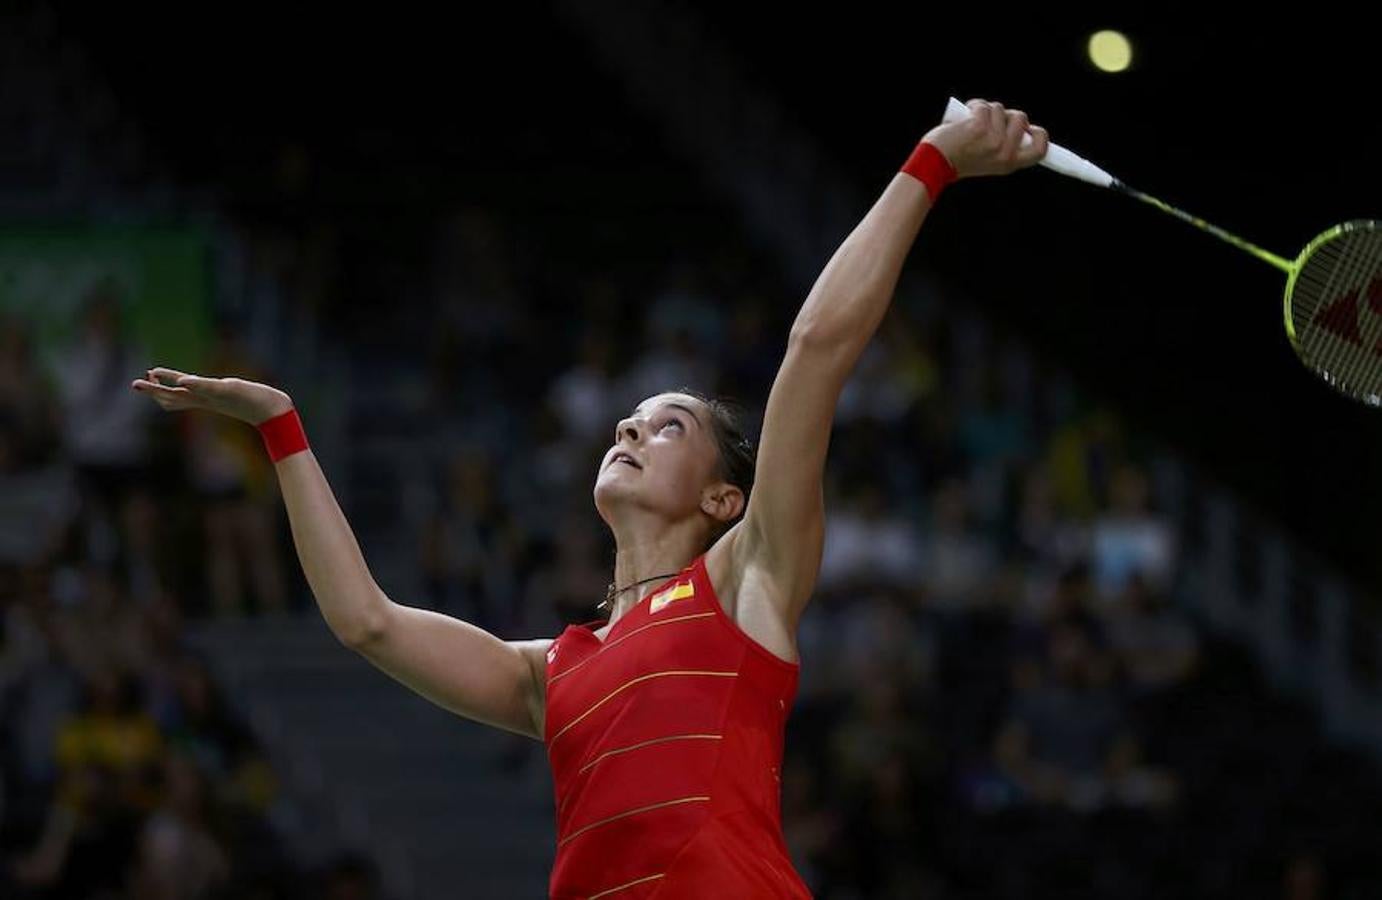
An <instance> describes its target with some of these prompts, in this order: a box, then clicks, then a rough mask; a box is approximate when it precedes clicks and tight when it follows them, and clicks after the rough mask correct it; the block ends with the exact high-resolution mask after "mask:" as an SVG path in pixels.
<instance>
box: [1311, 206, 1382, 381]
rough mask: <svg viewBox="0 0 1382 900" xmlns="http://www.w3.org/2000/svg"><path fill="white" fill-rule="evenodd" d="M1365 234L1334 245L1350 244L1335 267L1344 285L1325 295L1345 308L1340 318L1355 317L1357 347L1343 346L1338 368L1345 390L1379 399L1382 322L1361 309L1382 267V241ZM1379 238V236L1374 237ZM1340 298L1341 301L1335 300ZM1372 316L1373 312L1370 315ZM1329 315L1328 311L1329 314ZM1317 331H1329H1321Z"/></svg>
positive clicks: (1321, 329) (1324, 298)
mask: <svg viewBox="0 0 1382 900" xmlns="http://www.w3.org/2000/svg"><path fill="white" fill-rule="evenodd" d="M1368 236H1369V234H1368V233H1366V232H1364V233H1361V234H1359V235H1357V236H1356V237H1353V238H1351V239H1344V240H1338V241H1334V242H1331V243H1340V244H1347V246H1345V247H1343V248H1342V249H1341V252H1340V254H1339V257H1340V258H1339V259H1338V260H1337V261H1336V262H1335V263H1334V265H1335V267H1336V269H1337V271H1338V272H1339V274H1340V279H1339V280H1340V282H1341V283H1339V284H1338V285H1337V288H1336V290H1335V291H1334V292H1333V293H1325V294H1324V295H1323V298H1322V301H1323V302H1325V303H1329V302H1331V301H1332V302H1333V303H1335V304H1344V306H1343V307H1341V309H1340V315H1347V316H1351V317H1352V322H1353V327H1354V329H1355V331H1356V332H1357V343H1356V344H1351V343H1349V342H1340V344H1341V346H1342V347H1343V348H1344V349H1343V352H1342V354H1341V355H1342V357H1343V358H1342V359H1341V360H1340V361H1339V363H1338V364H1337V365H1336V368H1337V369H1338V376H1339V377H1340V378H1341V379H1343V382H1344V388H1345V390H1347V391H1349V392H1350V393H1354V394H1355V395H1358V394H1360V393H1362V394H1372V395H1376V394H1378V393H1379V391H1380V390H1382V385H1379V374H1382V365H1379V363H1382V356H1379V353H1378V348H1379V332H1382V321H1379V318H1382V317H1379V316H1378V315H1376V314H1371V315H1368V314H1364V312H1363V310H1362V309H1360V304H1361V305H1367V304H1368V302H1369V297H1368V291H1369V288H1370V287H1371V286H1372V281H1373V279H1374V278H1376V277H1377V275H1378V271H1379V267H1380V266H1382V241H1377V240H1368V239H1367V238H1368ZM1372 236H1373V237H1376V235H1372ZM1334 298H1338V299H1334ZM1369 312H1371V311H1369ZM1325 314H1326V315H1327V314H1328V309H1326V310H1325ZM1316 330H1317V331H1321V332H1323V331H1325V330H1326V329H1324V328H1317V329H1316Z"/></svg>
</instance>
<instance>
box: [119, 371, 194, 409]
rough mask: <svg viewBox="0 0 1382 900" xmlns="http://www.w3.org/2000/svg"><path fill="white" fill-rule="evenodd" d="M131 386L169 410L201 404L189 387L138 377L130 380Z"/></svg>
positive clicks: (190, 407)
mask: <svg viewBox="0 0 1382 900" xmlns="http://www.w3.org/2000/svg"><path fill="white" fill-rule="evenodd" d="M130 387H131V388H133V389H134V390H135V391H137V392H138V393H141V394H144V395H146V396H148V397H150V398H152V399H153V400H154V402H155V403H157V404H158V405H159V406H161V407H163V408H164V409H167V410H179V409H193V408H195V407H197V406H199V405H200V404H199V403H197V401H196V398H194V397H193V396H192V392H191V391H189V390H188V389H187V388H183V387H167V386H165V385H161V384H155V383H154V382H152V381H149V380H148V379H145V378H136V379H135V380H134V381H132V382H130Z"/></svg>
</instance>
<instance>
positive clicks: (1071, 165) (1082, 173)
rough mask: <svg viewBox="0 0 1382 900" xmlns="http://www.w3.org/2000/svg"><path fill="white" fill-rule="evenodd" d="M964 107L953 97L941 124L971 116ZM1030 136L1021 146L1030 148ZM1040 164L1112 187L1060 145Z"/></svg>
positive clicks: (1104, 174)
mask: <svg viewBox="0 0 1382 900" xmlns="http://www.w3.org/2000/svg"><path fill="white" fill-rule="evenodd" d="M973 115H974V113H972V112H970V111H969V107H968V106H965V105H964V104H963V103H961V102H960V101H959V100H957V99H955V98H954V97H951V98H950V102H949V103H948V104H947V105H946V107H945V116H944V118H942V119H941V121H942V122H959V121H962V120H964V119H968V118H970V117H971V116H973ZM1031 143H1032V136H1031V135H1030V134H1027V135H1023V136H1022V146H1024V147H1028V146H1031ZM1041 164H1042V165H1043V166H1045V167H1046V168H1048V169H1051V170H1052V171H1054V172H1059V173H1061V174H1062V175H1069V176H1070V177H1071V178H1078V179H1080V180H1081V181H1088V182H1089V183H1090V184H1097V185H1098V186H1099V187H1112V186H1113V182H1114V180H1115V179H1114V177H1113V176H1112V175H1110V174H1109V173H1107V172H1105V171H1104V170H1103V169H1101V168H1099V167H1098V166H1096V165H1094V163H1092V162H1090V161H1089V160H1087V159H1085V158H1084V157H1082V156H1076V155H1075V154H1074V153H1071V152H1070V151H1069V150H1067V149H1065V148H1064V147H1062V146H1061V145H1060V144H1051V145H1049V146H1048V147H1047V149H1046V156H1045V158H1044V159H1042V161H1041Z"/></svg>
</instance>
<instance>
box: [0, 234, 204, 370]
mask: <svg viewBox="0 0 1382 900" xmlns="http://www.w3.org/2000/svg"><path fill="white" fill-rule="evenodd" d="M211 277H212V275H211V240H210V237H209V235H207V234H206V233H205V232H203V231H200V230H197V229H192V228H119V227H90V226H80V225H73V226H50V227H24V228H14V227H0V310H4V311H6V312H8V313H11V314H18V315H19V316H20V317H21V318H23V319H25V320H26V321H28V322H29V323H30V325H31V327H32V328H33V332H34V335H35V337H36V339H37V342H38V349H39V351H40V352H41V353H47V352H50V351H51V350H52V349H53V348H54V347H56V346H60V345H61V344H62V343H65V342H66V340H67V339H68V338H69V337H70V336H71V335H72V334H73V333H74V331H75V329H76V327H77V326H78V325H79V323H80V321H81V314H82V310H83V308H84V307H85V305H86V302H87V299H88V298H89V297H90V296H91V295H92V294H93V292H95V291H97V290H99V289H104V290H106V291H107V292H113V294H114V295H115V296H117V297H118V298H119V300H120V307H121V323H120V324H121V329H122V332H123V334H124V335H125V336H126V337H127V338H131V339H133V340H134V341H136V342H137V343H138V344H139V345H141V346H142V347H143V348H144V349H145V350H146V351H147V352H148V353H149V359H150V363H151V364H155V363H156V364H159V365H168V366H173V367H177V368H193V369H194V368H196V367H197V366H198V365H199V364H200V363H201V362H202V360H203V358H204V353H205V350H206V347H207V344H208V342H209V339H210V327H211V284H212V283H211Z"/></svg>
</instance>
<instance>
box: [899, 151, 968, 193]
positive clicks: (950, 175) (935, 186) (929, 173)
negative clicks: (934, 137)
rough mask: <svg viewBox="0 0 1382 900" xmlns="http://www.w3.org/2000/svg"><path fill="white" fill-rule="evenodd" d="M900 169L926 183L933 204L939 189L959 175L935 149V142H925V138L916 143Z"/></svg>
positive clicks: (942, 189)
mask: <svg viewBox="0 0 1382 900" xmlns="http://www.w3.org/2000/svg"><path fill="white" fill-rule="evenodd" d="M900 171H903V172H906V173H907V174H908V175H911V176H912V177H913V178H915V179H917V180H918V181H920V182H921V183H922V184H924V185H926V193H927V195H928V196H929V197H930V198H931V204H932V205H933V206H934V205H935V203H936V201H937V200H939V199H940V196H941V191H944V190H945V189H946V187H948V186H949V185H950V183H951V182H953V181H955V179H956V178H957V177H958V175H959V173H957V172H956V171H955V167H954V166H952V165H951V164H950V160H948V159H946V158H945V154H944V153H942V152H941V151H940V150H939V149H937V147H936V145H935V144H930V143H927V142H926V141H925V140H923V141H921V142H919V143H918V144H917V146H916V149H915V150H913V151H912V155H911V156H909V157H907V161H906V162H905V163H903V164H902V169H901V170H900Z"/></svg>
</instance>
